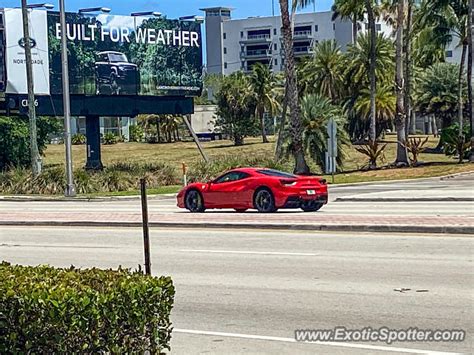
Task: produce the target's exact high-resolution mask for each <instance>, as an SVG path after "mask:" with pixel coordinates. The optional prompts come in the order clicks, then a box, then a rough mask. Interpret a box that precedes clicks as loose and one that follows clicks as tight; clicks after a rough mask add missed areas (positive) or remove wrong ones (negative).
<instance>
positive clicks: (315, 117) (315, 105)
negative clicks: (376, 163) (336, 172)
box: [301, 94, 350, 171]
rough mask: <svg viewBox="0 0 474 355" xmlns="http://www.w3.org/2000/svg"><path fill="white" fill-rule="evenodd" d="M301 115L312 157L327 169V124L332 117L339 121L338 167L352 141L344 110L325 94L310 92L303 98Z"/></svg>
mask: <svg viewBox="0 0 474 355" xmlns="http://www.w3.org/2000/svg"><path fill="white" fill-rule="evenodd" d="M301 115H302V118H303V127H304V134H303V142H304V147H305V150H306V151H307V152H308V154H309V156H310V157H311V159H312V160H313V161H314V162H315V163H316V164H317V165H319V166H320V167H321V168H322V170H323V171H324V170H325V168H326V167H325V161H326V159H325V153H326V152H327V150H328V146H327V144H328V143H327V142H328V138H329V137H328V133H327V129H326V127H327V124H328V121H329V120H330V119H331V118H332V119H333V120H334V121H335V122H336V123H337V152H338V154H337V158H336V162H337V165H338V167H341V166H342V163H343V160H344V151H343V147H344V146H345V145H348V144H349V143H350V140H349V137H348V135H347V132H346V130H345V124H346V117H345V115H344V112H343V110H342V109H341V108H340V107H339V106H337V105H334V104H332V103H331V101H330V100H329V99H328V98H327V97H324V96H321V95H317V94H316V95H315V94H309V95H305V96H303V98H302V99H301Z"/></svg>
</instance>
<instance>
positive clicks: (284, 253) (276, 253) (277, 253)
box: [180, 249, 320, 256]
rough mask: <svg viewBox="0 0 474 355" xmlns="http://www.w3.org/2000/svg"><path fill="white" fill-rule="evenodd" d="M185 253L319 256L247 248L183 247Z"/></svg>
mask: <svg viewBox="0 0 474 355" xmlns="http://www.w3.org/2000/svg"><path fill="white" fill-rule="evenodd" d="M180 251H181V252H185V253H214V254H254V255H283V256H319V255H320V254H314V253H288V252H277V251H245V250H206V249H183V250H180Z"/></svg>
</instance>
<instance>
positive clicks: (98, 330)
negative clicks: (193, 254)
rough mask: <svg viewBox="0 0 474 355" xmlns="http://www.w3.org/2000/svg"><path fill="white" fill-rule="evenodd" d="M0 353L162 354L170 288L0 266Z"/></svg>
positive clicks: (140, 277) (116, 274)
mask: <svg viewBox="0 0 474 355" xmlns="http://www.w3.org/2000/svg"><path fill="white" fill-rule="evenodd" d="M0 279H1V280H2V282H1V283H0V353H2V354H12V353H13V354H15V353H37V354H38V353H73V352H74V353H89V354H92V353H144V352H147V351H150V352H151V353H161V352H162V350H164V349H168V350H169V349H170V339H171V330H172V327H171V321H170V312H171V309H172V307H173V301H174V293H175V289H174V286H173V283H172V280H171V278H170V277H160V278H156V277H151V276H145V275H144V274H143V273H142V272H141V271H130V270H125V269H121V268H119V269H118V270H100V269H85V270H79V269H75V268H74V267H71V268H68V269H56V268H53V267H49V266H38V267H26V266H13V265H10V264H8V263H5V262H3V263H1V264H0Z"/></svg>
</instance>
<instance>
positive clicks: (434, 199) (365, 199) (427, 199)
mask: <svg viewBox="0 0 474 355" xmlns="http://www.w3.org/2000/svg"><path fill="white" fill-rule="evenodd" d="M472 201H474V197H412V198H410V197H380V198H377V197H338V198H336V199H335V200H334V202H472Z"/></svg>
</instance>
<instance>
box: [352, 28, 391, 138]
mask: <svg viewBox="0 0 474 355" xmlns="http://www.w3.org/2000/svg"><path fill="white" fill-rule="evenodd" d="M370 51H371V43H370V37H369V35H367V34H364V35H360V36H359V37H358V38H357V43H356V44H355V45H351V46H349V49H348V51H347V53H346V55H345V56H346V60H345V64H344V66H345V71H344V77H345V83H344V87H345V88H347V90H348V97H347V99H346V100H345V101H346V102H345V105H344V106H345V109H346V111H347V113H348V116H349V118H350V122H349V130H350V135H351V138H352V139H354V140H361V139H366V137H367V135H368V132H370V126H371V125H373V127H376V126H377V124H376V123H375V124H374V122H373V120H372V117H373V118H374V119H375V120H377V102H376V100H377V92H378V90H377V87H378V86H381V87H384V88H386V87H389V86H393V77H394V75H395V67H394V56H395V55H394V47H393V42H392V41H391V40H389V39H388V38H386V37H385V36H384V35H383V34H378V35H377V36H376V43H375V53H376V56H375V57H376V62H375V78H376V80H377V83H378V85H377V87H376V91H375V95H372V93H371V90H370V61H371V59H370V57H371V56H370ZM367 93H368V99H369V110H368V116H360V115H359V113H358V112H356V111H354V105H355V103H356V102H357V100H358V98H359V96H360V95H367ZM372 99H373V101H372ZM372 104H375V107H372ZM372 109H374V110H375V114H373V115H372ZM381 131H382V130H381V129H380V128H378V127H376V132H375V137H376V138H377V137H378V135H379V133H380V132H381ZM369 134H370V133H369Z"/></svg>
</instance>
